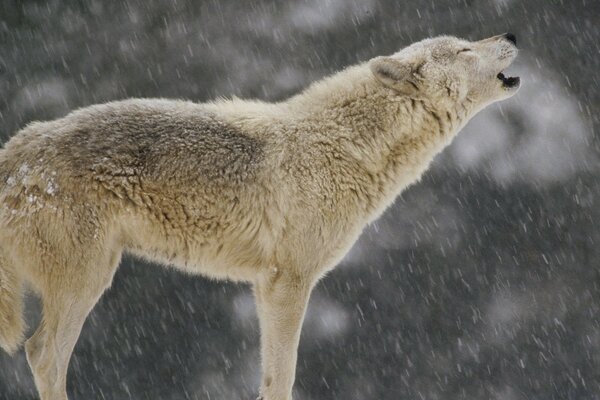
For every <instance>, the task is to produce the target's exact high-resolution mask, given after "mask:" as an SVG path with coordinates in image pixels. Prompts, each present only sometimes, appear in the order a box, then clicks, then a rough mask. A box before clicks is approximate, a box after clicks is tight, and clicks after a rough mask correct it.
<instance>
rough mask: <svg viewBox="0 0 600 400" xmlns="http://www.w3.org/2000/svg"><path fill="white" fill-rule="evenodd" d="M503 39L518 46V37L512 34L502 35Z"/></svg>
mask: <svg viewBox="0 0 600 400" xmlns="http://www.w3.org/2000/svg"><path fill="white" fill-rule="evenodd" d="M502 37H503V38H504V39H506V40H508V41H509V42H511V43H512V44H513V45H515V46H516V45H517V37H516V36H515V35H514V34H512V33H505V34H504V35H502Z"/></svg>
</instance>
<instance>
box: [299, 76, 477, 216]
mask: <svg viewBox="0 0 600 400" xmlns="http://www.w3.org/2000/svg"><path fill="white" fill-rule="evenodd" d="M365 69H368V67H367V66H366V65H359V66H356V67H352V68H349V69H347V70H346V71H343V72H341V73H339V74H336V75H334V76H332V77H330V78H327V79H325V80H323V81H321V82H319V83H317V84H315V85H313V86H312V87H310V88H308V89H307V90H306V91H305V92H304V93H302V94H301V95H299V96H297V97H296V98H292V99H291V101H290V104H291V105H295V106H296V107H299V108H301V109H302V110H304V114H305V118H307V119H308V120H311V119H312V120H314V121H320V122H317V123H320V124H322V123H323V122H322V121H327V128H326V129H317V130H316V131H317V132H320V135H321V137H320V138H316V140H327V141H329V142H331V143H333V144H334V145H335V146H336V152H338V153H341V154H343V155H344V157H343V158H341V159H339V158H337V159H335V160H333V161H332V162H336V163H339V164H345V165H343V170H344V171H348V170H352V171H353V173H352V176H351V177H350V176H344V177H339V179H343V180H348V179H355V182H347V181H345V182H343V185H340V186H344V187H346V186H347V184H355V185H358V186H359V188H358V189H356V190H352V194H350V196H356V197H357V198H356V199H355V201H356V202H357V203H359V204H360V205H361V206H362V207H364V211H365V212H367V214H369V215H370V216H371V218H375V217H376V216H377V215H379V213H381V212H382V211H383V210H384V209H385V207H387V206H388V205H389V204H390V203H391V202H392V201H393V200H394V198H395V197H396V196H397V195H398V194H399V192H400V191H401V190H402V189H404V188H405V187H406V186H408V185H410V184H411V183H413V182H415V181H416V180H418V179H419V178H420V177H421V175H422V173H423V172H424V171H425V170H426V169H427V167H428V166H429V164H430V162H431V160H432V159H433V158H434V156H435V155H436V154H437V153H438V152H440V151H441V150H442V149H443V148H444V147H445V146H446V145H447V144H448V143H449V142H450V140H451V139H452V138H453V137H454V135H455V134H456V132H457V131H458V130H459V129H460V127H461V126H462V125H463V123H464V122H466V119H467V115H466V114H467V112H466V110H464V109H463V110H451V109H442V108H441V107H435V106H434V105H433V104H432V103H431V102H429V101H426V100H416V99H411V98H409V97H404V96H399V95H398V94H396V93H394V92H392V91H391V90H388V89H385V88H383V87H382V86H381V85H380V84H379V83H378V82H376V81H375V79H374V78H373V77H372V75H371V74H370V71H368V70H367V71H365ZM342 149H343V151H340V150H342ZM323 156H324V157H327V155H325V154H324V155H323Z"/></svg>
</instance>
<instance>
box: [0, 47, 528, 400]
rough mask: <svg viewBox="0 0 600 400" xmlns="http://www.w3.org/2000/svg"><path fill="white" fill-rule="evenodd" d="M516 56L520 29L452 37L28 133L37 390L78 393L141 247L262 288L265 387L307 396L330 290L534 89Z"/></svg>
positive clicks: (24, 201)
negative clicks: (427, 182)
mask: <svg viewBox="0 0 600 400" xmlns="http://www.w3.org/2000/svg"><path fill="white" fill-rule="evenodd" d="M465 49H468V51H465ZM467 53H470V54H467ZM498 54H502V58H499V57H498ZM515 56H516V48H515V47H514V43H513V42H511V41H509V40H507V39H506V36H497V37H493V38H489V39H485V40H482V41H479V42H467V41H465V40H461V39H457V38H452V37H440V38H435V39H427V40H424V41H422V42H419V43H415V44H413V45H412V46H409V47H407V48H406V49H403V50H401V51H400V52H398V53H396V54H394V55H392V56H389V57H378V58H376V59H373V60H372V61H370V62H368V63H364V64H360V65H357V66H354V67H350V68H348V69H346V70H344V71H342V72H340V73H338V74H336V75H333V76H331V77H329V78H326V79H324V80H322V81H320V82H317V83H315V84H313V85H312V86H310V87H309V88H308V89H307V90H305V91H304V92H302V93H301V94H299V95H297V96H294V97H292V98H290V99H289V100H287V101H284V102H281V103H264V102H259V101H242V100H237V99H234V100H228V101H218V102H213V103H208V104H195V103H191V102H184V101H169V100H161V99H154V100H140V99H137V100H126V101H120V102H114V103H108V104H104V105H97V106H92V107H88V108H84V109H81V110H78V111H75V112H73V113H71V114H69V115H67V116H66V117H64V118H62V119H59V120H56V121H51V122H44V123H34V124H32V125H30V126H28V127H26V128H25V129H23V130H21V131H20V132H19V133H18V134H16V135H15V136H14V137H13V138H12V139H11V140H10V141H9V142H8V143H7V144H6V146H5V149H4V150H2V151H0V182H1V184H0V206H1V207H0V323H1V324H0V345H1V346H2V347H3V348H4V349H5V350H7V351H9V352H13V351H15V350H16V349H17V348H18V347H19V345H20V344H21V342H22V340H23V331H24V324H23V321H22V316H21V314H22V300H21V296H22V295H21V291H22V285H23V284H24V283H27V284H29V285H31V286H32V287H33V288H34V289H35V290H36V291H37V292H38V293H39V294H40V296H41V297H42V300H43V320H42V323H41V324H40V325H39V327H38V328H37V330H36V331H35V333H34V334H33V336H32V337H31V338H30V339H29V340H27V342H26V345H25V347H26V353H27V359H28V361H29V364H30V366H31V369H32V371H33V375H34V378H35V384H36V387H37V389H38V391H39V394H40V397H41V398H42V400H66V399H67V394H66V373H67V367H68V363H69V358H70V356H71V353H72V350H73V347H74V345H75V342H76V341H77V338H78V336H79V333H80V331H81V327H82V326H83V323H84V321H85V318H86V316H87V315H88V313H89V312H90V310H91V309H92V307H93V306H94V304H95V303H96V301H97V300H98V298H99V297H100V296H101V294H102V293H103V291H104V290H105V289H106V288H107V287H108V286H109V285H110V283H111V281H112V278H113V275H114V273H115V270H116V268H117V266H118V263H119V260H120V258H121V254H122V252H123V251H129V252H131V253H134V254H136V255H138V256H141V257H145V258H148V259H151V260H154V261H158V262H161V263H164V264H169V265H173V266H175V267H177V268H180V269H183V270H185V271H188V272H192V273H199V274H203V275H207V276H211V277H215V278H222V279H233V280H242V281H247V282H251V283H252V284H253V287H254V293H255V298H256V304H257V313H258V317H259V321H260V327H261V361H262V370H263V375H262V380H261V388H260V393H261V396H262V398H263V399H265V400H289V399H291V395H292V387H293V383H294V375H295V367H296V354H297V353H296V349H297V346H298V342H299V338H300V328H301V325H302V320H303V317H304V313H305V310H306V305H307V303H308V299H309V296H310V292H311V290H312V288H313V286H314V285H315V283H316V282H317V281H318V279H319V278H320V277H321V276H323V274H325V273H326V272H327V271H328V270H330V269H331V268H333V267H334V266H335V265H336V263H337V262H338V261H339V260H340V259H341V258H342V257H343V256H344V254H345V253H346V251H347V250H348V249H349V248H350V246H352V244H353V243H354V241H355V240H356V238H357V237H358V235H359V234H360V232H361V230H362V229H363V227H364V226H365V224H367V223H368V222H369V221H371V220H372V219H374V218H376V217H377V216H378V215H379V214H380V213H381V212H382V211H383V210H384V209H385V207H387V206H388V205H389V204H390V203H391V202H392V201H393V200H394V198H395V196H396V195H397V194H398V193H399V192H400V191H401V190H402V189H403V188H405V187H406V186H408V185H410V184H411V183H413V182H415V181H416V180H418V179H419V177H420V176H421V174H422V173H423V172H424V171H425V170H426V168H427V166H428V165H429V163H430V161H431V160H432V159H433V157H434V156H435V154H437V153H438V152H439V151H441V150H442V149H443V147H444V146H446V145H447V144H448V143H449V142H450V141H451V139H452V138H453V137H454V135H455V134H456V133H457V132H458V130H459V129H460V128H461V127H462V126H463V125H464V124H465V123H466V122H467V121H468V119H469V118H470V117H472V116H473V115H474V114H475V113H476V112H477V111H479V110H480V109H482V108H483V107H485V106H486V105H487V104H490V103H492V102H494V101H498V100H501V99H504V98H507V97H509V96H511V95H512V94H514V93H515V92H516V89H517V87H518V80H517V79H516V78H513V79H510V78H503V79H500V78H499V77H500V76H502V77H504V75H503V74H501V71H502V70H503V69H504V68H506V67H507V66H508V64H510V62H511V61H512V59H514V57H515ZM515 82H516V83H515Z"/></svg>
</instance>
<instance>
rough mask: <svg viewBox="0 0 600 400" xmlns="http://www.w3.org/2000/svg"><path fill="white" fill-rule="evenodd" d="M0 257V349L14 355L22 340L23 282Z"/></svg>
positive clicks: (23, 325)
mask: <svg viewBox="0 0 600 400" xmlns="http://www.w3.org/2000/svg"><path fill="white" fill-rule="evenodd" d="M6 261H7V260H6V259H5V258H4V257H2V256H1V255H0V347H2V348H3V349H4V351H6V352H7V353H8V354H11V355H12V354H14V353H15V352H16V351H17V350H18V349H19V347H21V344H22V343H23V340H24V333H25V321H24V320H23V282H22V279H21V278H20V277H19V275H18V274H17V272H16V271H14V270H13V269H12V268H11V267H12V265H11V264H9V263H7V262H6Z"/></svg>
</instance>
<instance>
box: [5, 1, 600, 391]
mask: <svg viewBox="0 0 600 400" xmlns="http://www.w3.org/2000/svg"><path fill="white" fill-rule="evenodd" d="M599 18H600V2H599V1H592V0H568V1H566V0H564V1H563V0H521V1H518V0H495V1H492V0H488V1H475V0H436V1H433V0H432V1H425V0H403V1H395V0H387V1H379V0H363V1H359V0H293V1H292V0H290V1H285V2H284V1H277V2H276V1H273V2H268V1H263V0H248V1H237V0H226V1H216V0H214V1H192V0H150V1H148V0H129V1H119V2H104V1H100V0H96V1H64V0H63V1H60V0H52V1H17V0H3V1H2V2H0V93H1V94H2V95H1V96H0V136H1V137H0V139H1V140H2V141H6V140H7V139H8V138H9V137H10V136H11V135H12V134H14V132H16V130H18V129H19V128H20V127H23V126H24V125H25V124H26V123H28V122H30V121H32V120H43V119H52V118H56V117H60V116H62V115H65V114H66V113H67V112H68V111H69V110H72V109H74V108H77V107H81V106H85V105H89V104H93V103H98V102H104V101H108V100H115V99H122V98H127V97H134V96H135V97H138V96H144V97H173V98H186V99H191V100H194V101H205V100H208V99H211V98H214V97H216V96H231V95H236V96H240V97H243V98H249V97H255V98H260V99H265V100H279V99H283V98H285V97H287V96H289V95H291V94H293V93H295V92H297V91H298V90H300V89H301V88H303V87H305V86H306V85H307V84H308V83H310V82H312V81H313V80H315V79H318V78H321V77H323V76H325V75H327V74H329V73H332V72H334V71H337V70H339V69H341V68H343V67H344V66H347V65H349V64H353V63H356V62H358V61H364V60H367V59H369V58H371V57H373V56H376V55H381V54H388V53H392V52H395V51H396V50H398V49H399V48H401V47H403V46H405V45H407V44H409V43H411V42H413V41H416V40H419V39H421V38H424V37H428V36H433V35H438V34H453V35H457V36H463V37H465V38H469V39H479V38H483V37H487V36H491V35H494V34H499V33H503V32H506V31H510V32H513V33H515V34H516V35H517V37H518V40H519V47H520V48H521V49H522V51H521V54H520V57H519V60H518V62H517V64H516V65H515V66H514V67H512V68H511V69H510V70H509V72H510V73H512V74H513V75H520V76H521V77H522V79H523V81H524V85H523V87H522V89H521V91H520V92H519V94H518V95H517V96H515V97H514V98H513V99H511V100H509V101H506V102H504V103H502V104H499V105H494V106H492V107H489V108H488V109H487V110H485V111H483V112H482V113H481V114H480V115H478V116H477V117H476V118H475V119H474V120H473V121H472V122H471V123H469V125H468V126H467V127H466V128H465V130H464V131H463V132H462V134H461V135H460V136H459V137H458V139H457V140H456V141H455V142H454V143H453V145H452V146H451V148H449V149H447V150H446V151H445V152H444V153H443V154H442V155H440V156H439V157H438V158H437V159H436V161H435V165H434V167H433V168H432V169H431V170H430V171H429V172H428V173H427V174H426V176H425V177H424V179H423V181H422V182H421V183H419V184H417V185H415V186H413V187H411V188H410V189H409V190H407V191H406V192H405V193H404V194H403V195H402V196H401V197H400V198H399V199H398V200H397V201H396V203H395V205H394V206H393V207H392V208H390V209H389V210H388V212H387V213H386V214H385V215H384V217H383V218H382V219H380V220H379V221H378V222H376V223H375V224H373V225H372V226H370V227H369V228H368V229H367V230H366V231H365V233H364V235H363V236H362V238H361V240H360V241H359V243H357V245H356V246H355V247H354V248H353V250H352V251H351V253H350V254H349V255H348V256H347V257H346V259H345V261H344V262H343V263H342V265H340V266H339V267H338V268H337V269H336V270H335V271H334V272H332V273H331V274H330V275H329V276H328V277H327V278H326V279H325V280H323V281H322V282H321V283H320V284H319V286H318V288H317V289H316V291H315V293H314V296H313V298H312V300H311V303H310V309H309V312H308V315H307V320H306V324H305V327H304V330H303V336H302V341H301V346H300V353H299V364H298V374H297V384H296V397H295V398H296V399H298V400H308V399H314V400H327V399H357V400H362V399H369V400H373V399H378V400H388V399H389V400H398V399H400V400H408V399H410V400H425V399H428V400H429V399H431V400H438V399H439V400H446V399H451V400H454V399H465V400H467V399H469V400H484V399H490V400H534V399H535V400H555V399H556V400H565V399H572V400H598V399H600V229H599V227H598V225H597V221H599V220H600V207H597V206H596V203H595V202H596V201H597V199H598V195H599V194H600V180H599V179H597V177H596V176H597V175H598V174H600V158H599V156H600V153H599V148H598V147H599V141H598V139H599V138H598V137H597V136H598V135H597V133H596V132H598V129H599V128H600V118H599V116H598V112H599V111H600V107H599V105H600V78H599V74H598V71H600V45H599V43H600V26H599V24H598V21H599ZM28 303H29V304H28V319H29V320H30V322H31V324H32V326H33V325H34V324H35V323H36V321H37V319H38V318H39V304H38V303H37V301H36V299H35V298H33V297H31V296H30V298H29V302H28ZM258 339H259V338H258V325H257V321H256V316H255V311H254V305H253V302H252V296H251V292H250V290H249V288H248V287H247V286H244V285H235V284H231V283H218V282H211V281H209V280H206V279H203V278H201V277H197V278H190V277H187V276H184V275H182V274H181V273H178V272H175V271H166V270H164V269H162V268H160V267H158V266H156V265H147V264H145V263H143V262H141V261H138V260H135V259H132V258H125V259H124V260H123V263H122V266H121V268H120V269H119V271H118V273H117V275H116V278H115V281H114V284H113V287H112V288H111V289H110V290H109V291H108V292H107V293H106V294H105V296H104V297H103V298H102V300H101V301H100V303H99V304H98V305H97V306H96V308H95V310H94V311H93V312H92V314H91V315H90V318H89V319H88V322H87V323H86V325H85V327H84V329H83V332H82V335H81V338H80V340H79V342H78V344H77V347H76V350H75V353H74V357H73V359H72V362H71V367H70V372H69V374H70V375H69V391H70V393H71V395H72V398H73V399H74V400H75V399H107V400H112V399H115V400H120V399H162V400H184V399H227V400H236V399H254V396H255V394H256V390H257V387H258V383H259V382H258V380H259V364H258ZM34 398H35V392H34V388H33V382H32V378H31V375H30V372H29V370H28V367H27V365H26V361H25V357H24V355H23V353H22V352H21V353H20V354H19V355H17V356H16V357H15V358H12V359H10V358H8V357H7V356H6V355H5V354H0V399H11V400H12V399H27V400H30V399H34Z"/></svg>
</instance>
